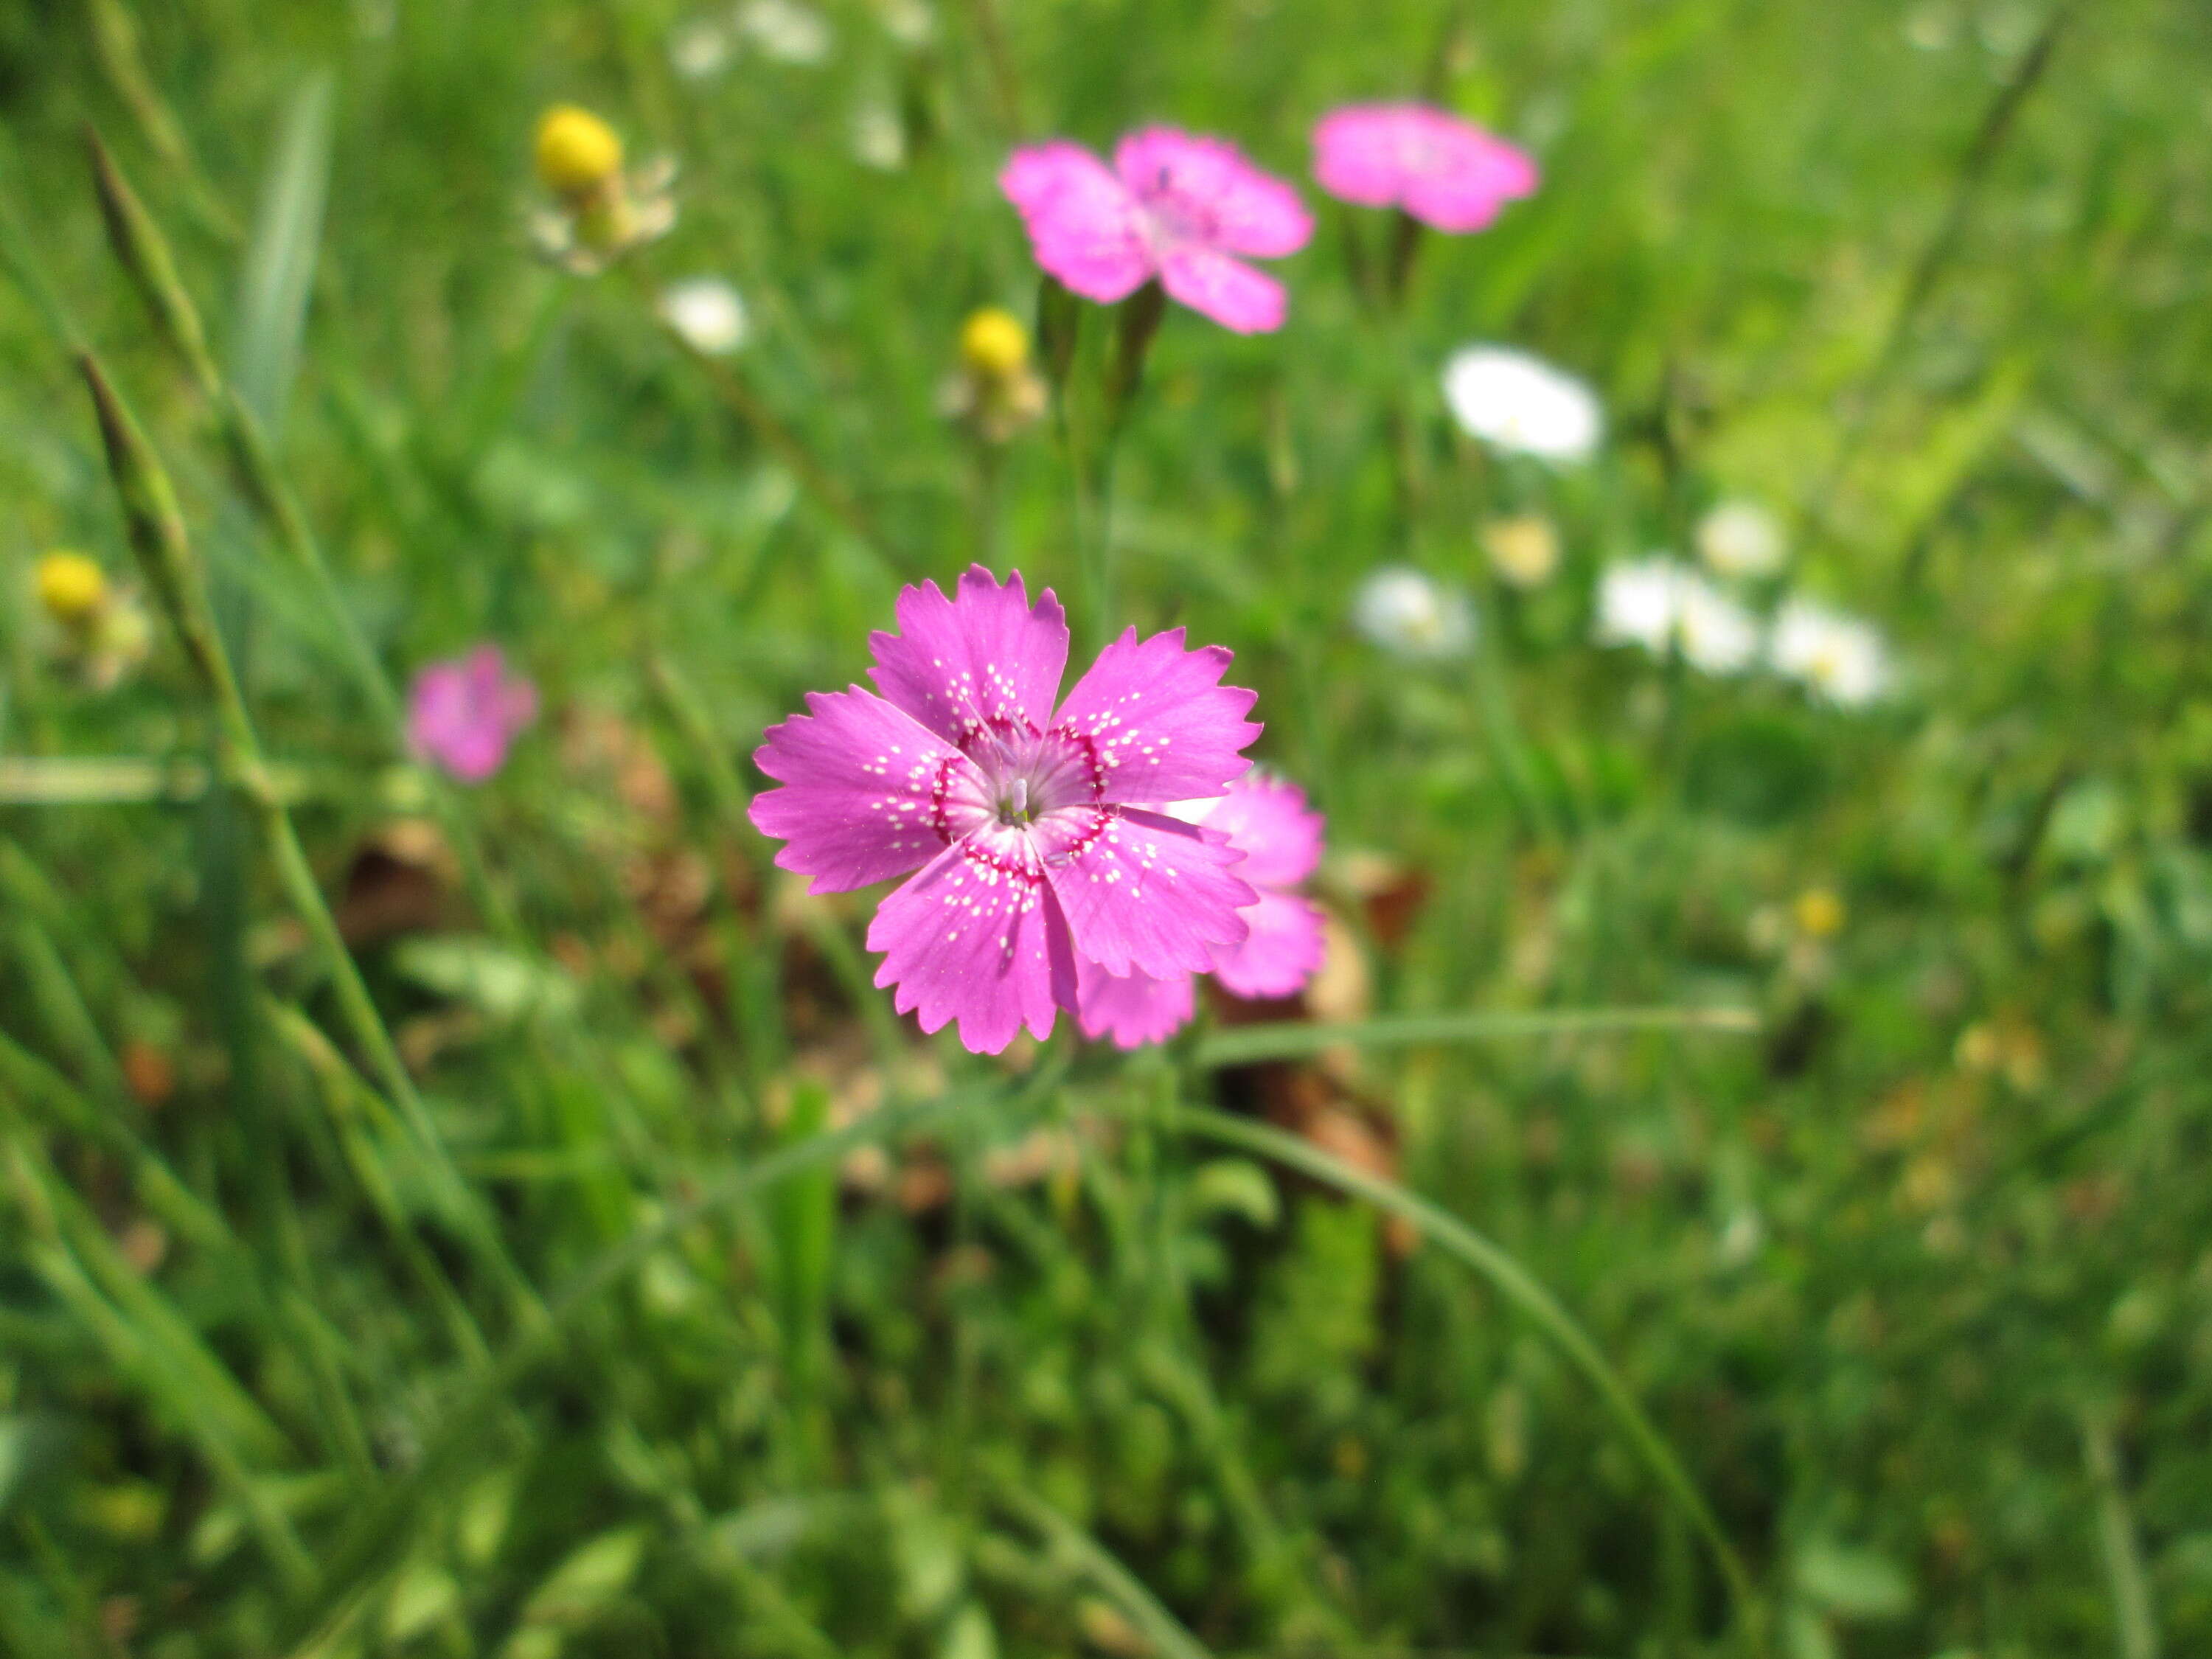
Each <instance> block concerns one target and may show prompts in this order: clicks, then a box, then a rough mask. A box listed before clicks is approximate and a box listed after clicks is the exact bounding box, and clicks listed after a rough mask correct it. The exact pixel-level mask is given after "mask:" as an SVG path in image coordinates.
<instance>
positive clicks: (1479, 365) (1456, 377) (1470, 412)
mask: <svg viewBox="0 0 2212 1659" xmlns="http://www.w3.org/2000/svg"><path fill="white" fill-rule="evenodd" d="M1444 401H1445V402H1446V403H1448V404H1450V405H1451V411H1452V415H1453V417H1454V418H1455V419H1456V420H1457V421H1458V422H1459V423H1460V425H1461V426H1462V427H1464V428H1466V429H1467V431H1468V433H1469V434H1470V435H1472V436H1474V437H1477V438H1480V440H1482V441H1483V442H1485V443H1486V444H1488V445H1490V446H1491V447H1492V448H1494V449H1500V450H1504V451H1506V452H1507V453H1512V454H1519V455H1533V456H1534V457H1536V458H1537V459H1540V460H1546V461H1578V460H1581V459H1583V458H1584V457H1585V456H1587V455H1588V454H1589V453H1590V451H1591V450H1593V449H1595V447H1597V441H1598V438H1599V437H1600V435H1601V434H1602V433H1603V432H1604V430H1605V417H1604V415H1603V413H1602V412H1601V410H1600V409H1599V407H1598V401H1597V397H1596V394H1595V393H1594V392H1591V391H1590V389H1589V387H1588V386H1584V385H1583V383H1582V382H1581V381H1580V380H1577V379H1575V378H1574V376H1573V375H1571V374H1565V373H1564V372H1563V371H1561V370H1559V369H1556V368H1553V367H1552V366H1551V364H1549V363H1547V362H1544V361H1543V360H1542V359H1541V358H1540V357H1534V356H1529V355H1528V353H1527V352H1525V351H1516V350H1513V349H1511V348H1510V347H1507V346H1492V345H1476V346H1468V347H1467V348H1466V349H1463V350H1461V351H1457V352H1455V353H1454V354H1453V355H1452V357H1451V360H1450V361H1449V362H1447V363H1446V364H1445V365H1444Z"/></svg>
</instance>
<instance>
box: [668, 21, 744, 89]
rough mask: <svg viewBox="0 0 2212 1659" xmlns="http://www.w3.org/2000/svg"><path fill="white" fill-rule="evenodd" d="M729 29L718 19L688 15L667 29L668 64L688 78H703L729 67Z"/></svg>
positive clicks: (699, 79) (717, 73) (702, 79)
mask: <svg viewBox="0 0 2212 1659" xmlns="http://www.w3.org/2000/svg"><path fill="white" fill-rule="evenodd" d="M731 47H732V42H731V40H730V32H729V31H728V30H727V29H726V28H725V27H722V24H721V22H720V20H718V19H716V18H712V17H688V18H686V19H684V21H682V22H680V23H678V24H677V25H676V27H674V28H672V29H671V30H669V31H668V64H669V67H670V68H671V69H673V70H675V71H676V72H677V73H678V75H680V76H683V77H684V79H685V80H687V81H704V80H706V79H707V78H708V76H714V75H719V74H720V73H721V72H722V70H724V69H726V67H728V64H729V62H730V52H731Z"/></svg>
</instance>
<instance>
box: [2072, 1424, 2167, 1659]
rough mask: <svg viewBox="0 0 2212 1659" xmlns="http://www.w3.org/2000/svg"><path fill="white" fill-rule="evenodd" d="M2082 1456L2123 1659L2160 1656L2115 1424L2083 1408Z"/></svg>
mask: <svg viewBox="0 0 2212 1659" xmlns="http://www.w3.org/2000/svg"><path fill="white" fill-rule="evenodd" d="M2081 1456H2082V1460H2083V1462H2086V1463H2087V1465H2088V1467H2089V1479H2090V1480H2091V1481H2092V1482H2093V1484H2094V1485H2095V1486H2096V1489H2097V1538H2098V1541H2099V1543H2100V1544H2101V1545H2102V1546H2103V1548H2104V1555H2105V1576H2106V1577H2107V1578H2108V1579H2110V1580H2111V1581H2112V1624H2113V1627H2114V1629H2115V1630H2116V1631H2117V1632H2118V1636H2119V1650H2120V1659H2159V1653H2160V1646H2161V1644H2160V1641H2159V1635H2158V1615H2157V1613H2155V1612H2154V1609H2153V1607H2152V1605H2151V1595H2150V1575H2149V1573H2148V1572H2147V1571H2145V1570H2144V1567H2143V1559H2142V1545H2141V1543H2139V1542H2138V1541H2137V1540H2136V1522H2135V1516H2133V1515H2132V1514H2131V1513H2130V1511H2129V1509H2128V1494H2127V1488H2126V1487H2125V1486H2124V1485H2122V1484H2121V1480H2120V1459H2119V1453H2118V1450H2117V1449H2115V1448H2114V1446H2113V1444H2112V1429H2111V1428H2110V1427H2109V1426H2108V1425H2106V1422H2105V1420H2104V1419H2102V1418H2101V1417H2099V1416H2097V1415H2096V1414H2095V1413H2093V1412H2091V1411H2084V1412H2083V1413H2081Z"/></svg>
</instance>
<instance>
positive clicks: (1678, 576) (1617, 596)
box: [1597, 553, 1759, 674]
mask: <svg viewBox="0 0 2212 1659" xmlns="http://www.w3.org/2000/svg"><path fill="white" fill-rule="evenodd" d="M1597 637H1598V640H1599V641H1600V642H1601V644H1605V645H1637V646H1641V647H1644V650H1646V651H1649V652H1650V653H1651V654H1652V655H1653V656H1655V657H1663V656H1667V655H1668V654H1670V653H1674V652H1675V651H1680V653H1682V660H1683V661H1685V662H1686V663H1688V664H1689V665H1691V666H1692V668H1695V669H1698V670H1699V671H1702V672H1705V673H1707V674H1735V673H1740V672H1741V671H1743V670H1744V669H1746V668H1748V667H1749V666H1750V665H1751V663H1752V659H1753V658H1755V657H1756V656H1758V654H1759V623H1758V619H1757V618H1755V617H1753V615H1752V614H1751V613H1750V612H1749V611H1746V610H1745V609H1744V608H1743V607H1742V606H1741V605H1738V604H1736V603H1735V600H1733V599H1729V597H1728V596H1727V595H1726V594H1724V593H1722V592H1719V591H1718V590H1717V589H1716V588H1715V587H1714V586H1712V584H1711V583H1710V582H1708V581H1707V580H1705V578H1704V577H1702V576H1700V575H1699V574H1698V573H1697V572H1696V571H1694V570H1692V569H1691V568H1689V567H1688V566H1686V565H1683V564H1680V563H1678V562H1675V561H1674V560H1673V559H1670V558H1668V557H1667V556H1665V555H1664V554H1657V553H1655V554H1653V555H1651V556H1650V557H1648V558H1642V559H1627V560H1623V561H1621V562H1618V563H1615V564H1613V565H1610V566H1608V567H1607V569H1606V572H1605V574H1604V575H1603V576H1601V578H1600V579H1599V580H1598V590H1597Z"/></svg>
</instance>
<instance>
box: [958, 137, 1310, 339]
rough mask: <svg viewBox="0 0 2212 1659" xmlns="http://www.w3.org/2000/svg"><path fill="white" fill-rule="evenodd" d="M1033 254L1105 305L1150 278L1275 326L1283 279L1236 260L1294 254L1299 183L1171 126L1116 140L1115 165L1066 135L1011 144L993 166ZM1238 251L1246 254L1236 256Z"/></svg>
mask: <svg viewBox="0 0 2212 1659" xmlns="http://www.w3.org/2000/svg"><path fill="white" fill-rule="evenodd" d="M999 187H1000V189H1001V190H1003V191H1006V199H1007V200H1009V201H1011V202H1012V204H1014V206H1015V208H1016V209H1017V210H1018V211H1019V212H1020V214H1021V216H1022V221H1023V223H1024V225H1026V226H1027V227H1028V229H1029V234H1030V246H1031V247H1032V248H1033V249H1034V250H1035V251H1036V261H1037V264H1040V265H1042V266H1043V267H1044V269H1045V270H1047V271H1048V272H1049V273H1050V274H1051V275H1053V276H1055V277H1057V278H1058V279H1059V280H1060V282H1061V283H1063V284H1065V285H1066V287H1067V288H1068V289H1071V290H1073V292H1075V293H1077V294H1080V295H1083V297H1084V298H1085V299H1086V300H1096V301H1098V302H1099V303H1100V304H1102V305H1112V304H1113V303H1115V301H1119V300H1124V299H1127V297H1128V296H1129V295H1132V294H1133V293H1135V292H1136V291H1137V289H1139V288H1140V287H1142V286H1143V285H1144V284H1145V283H1146V282H1148V281H1150V280H1151V279H1152V278H1153V277H1158V279H1159V282H1160V285H1161V286H1162V287H1163V288H1164V289H1166V290H1167V291H1168V293H1169V295H1171V296H1172V297H1173V298H1175V299H1176V300H1179V301H1182V303H1183V304H1184V305H1187V306H1188V307H1190V308H1191V309H1192V310H1193V311H1196V312H1199V313H1202V314H1203V315H1205V316H1207V317H1211V318H1212V319H1213V320H1214V321H1215V322H1217V323H1219V324H1220V325H1222V326H1223V327H1225V328H1230V329H1234V330H1235V331H1237V333H1239V334H1264V333H1267V332H1268V331H1271V330H1273V329H1277V328H1280V327H1281V326H1282V325H1283V316H1284V313H1285V309H1286V307H1287V301H1285V297H1284V294H1283V286H1282V284H1281V283H1278V282H1277V281H1276V280H1275V279H1274V278H1273V277H1272V276H1265V275H1262V274H1261V272H1259V271H1257V270H1254V269H1253V268H1252V267H1251V266H1250V265H1248V264H1245V263H1244V262H1243V259H1244V258H1281V257H1283V256H1284V255H1285V254H1291V253H1296V252H1297V251H1298V250H1299V249H1300V248H1302V247H1304V246H1305V245H1306V241H1307V239H1308V238H1309V237H1310V236H1311V235H1312V234H1313V216H1311V215H1310V214H1309V213H1308V212H1307V211H1306V210H1305V207H1304V204H1303V203H1301V202H1300V201H1299V200H1298V197H1297V191H1294V190H1292V189H1291V186H1290V185H1286V184H1285V183H1284V182H1283V181H1282V180H1281V179H1277V178H1275V177H1273V175H1271V174H1269V173H1262V172H1261V171H1260V169H1259V168H1257V167H1254V166H1253V165H1252V164H1251V163H1250V162H1249V161H1246V160H1245V159H1244V155H1243V151H1241V150H1239V149H1237V146H1236V145H1234V144H1232V143H1228V142H1227V141H1226V140H1225V139H1220V138H1206V137H1194V136H1193V135H1191V134H1189V133H1187V132H1182V131H1177V130H1176V129H1175V128H1173V127H1147V128H1146V129H1145V130H1144V131H1140V132H1133V133H1131V134H1130V135H1129V136H1128V137H1126V138H1124V139H1122V140H1121V143H1120V144H1119V145H1117V146H1116V147H1115V151H1114V165H1113V166H1112V167H1110V168H1109V167H1108V166H1107V165H1106V164H1105V162H1103V161H1101V160H1099V158H1098V157H1097V156H1096V155H1092V154H1091V152H1090V151H1089V150H1087V149H1084V148H1083V146H1082V145H1080V144H1075V143H1068V142H1067V141H1066V140H1065V139H1054V140H1053V141H1052V142H1051V143H1044V144H1036V145H1032V146H1030V147H1029V148H1026V149H1018V150H1016V151H1015V152H1014V154H1013V156H1012V159H1011V160H1009V161H1007V163H1006V170H1005V171H1004V172H1003V173H1000V175H999ZM1239 256H1243V257H1239Z"/></svg>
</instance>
